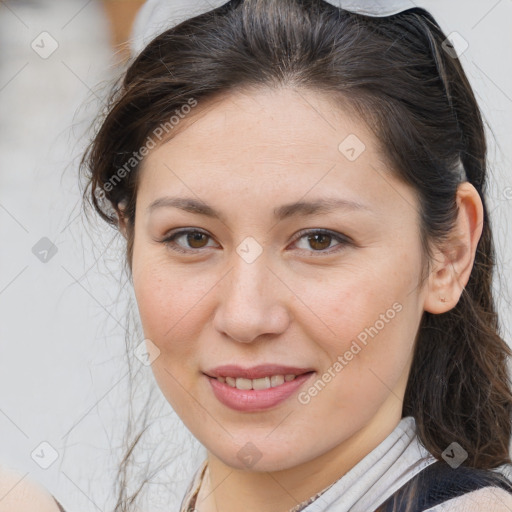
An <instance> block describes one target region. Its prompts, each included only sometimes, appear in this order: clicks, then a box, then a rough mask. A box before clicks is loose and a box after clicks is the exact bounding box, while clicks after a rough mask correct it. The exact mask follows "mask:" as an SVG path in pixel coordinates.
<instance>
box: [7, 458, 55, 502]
mask: <svg viewBox="0 0 512 512" xmlns="http://www.w3.org/2000/svg"><path fill="white" fill-rule="evenodd" d="M35 510H37V511H38V512H59V507H58V506H57V503H56V502H55V500H54V499H53V497H52V495H51V494H50V493H49V492H48V491H47V490H46V489H45V488H44V487H43V486H42V485H41V484H40V483H39V482H37V481H35V480H33V479H31V478H30V477H28V476H27V475H26V474H23V473H20V472H19V471H17V470H14V469H12V468H8V467H6V466H0V512H33V511H35Z"/></svg>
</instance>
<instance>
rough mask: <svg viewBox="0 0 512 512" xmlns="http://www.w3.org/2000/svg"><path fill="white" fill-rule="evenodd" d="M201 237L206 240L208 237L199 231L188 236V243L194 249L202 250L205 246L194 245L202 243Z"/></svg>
mask: <svg viewBox="0 0 512 512" xmlns="http://www.w3.org/2000/svg"><path fill="white" fill-rule="evenodd" d="M201 237H203V238H205V237H206V235H205V234H204V233H199V232H198V231H195V232H193V233H189V234H188V236H187V239H188V240H187V241H188V243H189V244H190V246H191V247H193V248H194V249H200V248H201V247H203V246H202V245H199V246H196V245H194V243H195V242H201V241H202V240H201Z"/></svg>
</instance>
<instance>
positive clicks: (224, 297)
mask: <svg viewBox="0 0 512 512" xmlns="http://www.w3.org/2000/svg"><path fill="white" fill-rule="evenodd" d="M267 255H268V253H266V252H264V250H263V247H262V246H261V244H259V243H258V242H257V241H256V240H255V239H254V238H252V237H247V238H246V239H244V240H243V241H242V242H241V243H240V244H239V245H238V247H236V252H233V255H232V259H231V261H230V267H231V271H230V272H229V274H228V275H227V276H226V279H224V280H223V284H222V287H221V290H219V304H218V308H217V311H216V314H215V325H216V328H217V329H218V330H219V331H221V332H223V333H224V334H225V335H227V336H229V337H230V338H233V339H235V340H237V341H244V342H250V341H252V340H254V339H255V338H257V337H258V336H259V335H261V334H277V333H279V332H281V331H282V330H284V329H286V325H287V323H288V315H287V313H286V310H285V307H284V304H283V303H282V299H283V297H281V294H280V293H279V286H278V283H277V282H274V281H276V278H275V276H274V275H273V273H272V272H271V271H270V269H269V268H268V265H269V261H268V258H267Z"/></svg>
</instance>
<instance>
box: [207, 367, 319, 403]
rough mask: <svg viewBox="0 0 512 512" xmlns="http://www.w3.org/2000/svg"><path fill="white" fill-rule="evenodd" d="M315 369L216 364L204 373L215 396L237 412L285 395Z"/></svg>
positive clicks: (279, 399) (282, 399)
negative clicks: (242, 366)
mask: <svg viewBox="0 0 512 512" xmlns="http://www.w3.org/2000/svg"><path fill="white" fill-rule="evenodd" d="M315 373H316V372H315V371H314V370H312V369H310V368H297V367H289V366H286V367H284V366H277V365H260V366H256V367H252V368H246V369H244V368H241V367H238V366H223V367H217V368H215V369H213V370H210V371H208V372H204V375H205V376H206V377H207V378H208V380H209V382H210V385H211V389H212V391H213V394H214V395H215V397H216V398H217V399H218V400H219V402H221V403H222V404H224V405H226V406H228V407H229V408H231V409H235V410H237V411H247V412H249V411H262V410H265V409H269V408H271V407H275V406H276V405H278V404H280V403H282V402H284V401H285V400H286V399H287V398H289V397H290V396H291V395H292V394H293V393H294V392H295V391H296V390H297V389H298V388H299V387H301V386H302V385H303V384H304V383H305V382H306V381H307V380H309V379H310V377H311V376H312V375H313V374H315Z"/></svg>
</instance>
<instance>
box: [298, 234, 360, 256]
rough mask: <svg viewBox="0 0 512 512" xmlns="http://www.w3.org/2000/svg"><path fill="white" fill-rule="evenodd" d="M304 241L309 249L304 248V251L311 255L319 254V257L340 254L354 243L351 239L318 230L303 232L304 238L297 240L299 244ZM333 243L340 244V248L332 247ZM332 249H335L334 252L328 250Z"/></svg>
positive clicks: (300, 237)
mask: <svg viewBox="0 0 512 512" xmlns="http://www.w3.org/2000/svg"><path fill="white" fill-rule="evenodd" d="M299 235H300V234H299ZM303 239H304V240H306V245H307V247H302V249H303V250H306V251H308V252H309V253H310V254H315V253H318V254H319V255H321V254H332V253H334V252H339V251H340V250H343V249H344V248H345V247H346V246H347V245H351V243H352V242H351V241H350V239H349V238H347V237H345V236H343V235H340V234H337V233H334V232H331V231H326V230H318V229H317V230H314V231H311V230H310V231H307V232H302V236H299V237H298V238H297V239H296V240H297V242H299V241H301V240H303ZM333 241H335V242H339V243H338V244H337V245H338V247H336V245H334V246H331V244H332V242H333ZM332 247H334V250H332V251H328V250H327V249H330V248H332Z"/></svg>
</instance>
